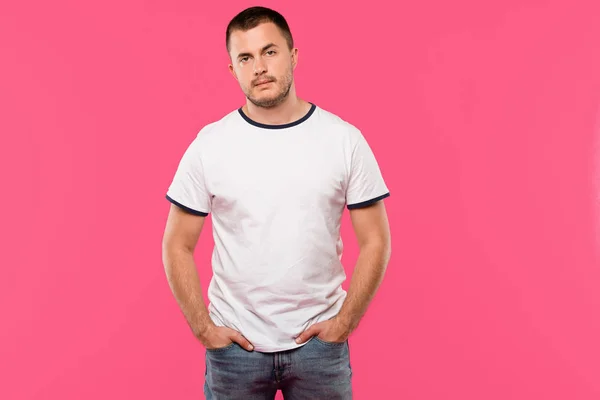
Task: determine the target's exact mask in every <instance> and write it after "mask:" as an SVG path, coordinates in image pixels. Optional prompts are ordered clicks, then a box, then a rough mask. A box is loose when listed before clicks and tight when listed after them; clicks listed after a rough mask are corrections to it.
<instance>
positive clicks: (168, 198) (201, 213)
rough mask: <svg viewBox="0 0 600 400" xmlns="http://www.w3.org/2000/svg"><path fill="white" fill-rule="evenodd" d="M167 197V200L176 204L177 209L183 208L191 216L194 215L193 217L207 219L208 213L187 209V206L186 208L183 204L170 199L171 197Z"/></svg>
mask: <svg viewBox="0 0 600 400" xmlns="http://www.w3.org/2000/svg"><path fill="white" fill-rule="evenodd" d="M165 197H166V198H167V200H169V201H170V202H171V203H173V204H175V205H176V206H177V207H179V208H181V209H182V210H184V211H187V212H189V213H190V214H193V215H198V216H200V217H206V216H208V213H205V212H202V211H196V210H194V209H192V208H189V207H187V206H184V205H183V204H181V203H179V202H177V201H175V200H173V199H172V198H171V197H169V195H166V196H165Z"/></svg>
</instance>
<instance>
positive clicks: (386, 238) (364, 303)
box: [336, 201, 391, 334]
mask: <svg viewBox="0 0 600 400" xmlns="http://www.w3.org/2000/svg"><path fill="white" fill-rule="evenodd" d="M350 218H351V220H352V226H353V228H354V232H355V235H356V238H357V240H358V246H359V255H358V259H357V262H356V266H355V268H354V272H353V273H352V279H351V281H350V287H349V288H348V294H347V296H346V300H345V301H344V304H343V305H342V308H341V310H340V312H339V313H338V315H337V316H336V319H337V320H338V321H339V322H340V323H341V324H342V326H344V327H346V329H347V331H348V334H349V333H350V332H352V331H353V330H354V329H356V327H357V326H358V323H359V322H360V320H361V318H362V317H363V315H364V314H365V312H366V311H367V308H368V306H369V304H370V302H371V300H372V299H373V296H374V295H375V293H376V291H377V289H378V288H379V285H380V284H381V281H382V280H383V276H384V273H385V270H386V268H387V264H388V261H389V259H390V256H391V239H390V228H389V222H388V218H387V213H386V210H385V205H384V202H383V201H379V202H377V203H375V204H374V205H372V206H369V207H365V208H359V209H354V210H350Z"/></svg>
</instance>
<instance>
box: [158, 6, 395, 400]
mask: <svg viewBox="0 0 600 400" xmlns="http://www.w3.org/2000/svg"><path fill="white" fill-rule="evenodd" d="M226 44H227V51H228V53H229V56H230V61H231V64H230V65H229V69H230V72H231V73H232V75H233V77H234V78H235V79H236V80H237V81H238V83H239V85H240V87H241V89H242V91H243V93H244V94H245V96H246V99H247V101H246V103H245V104H244V105H243V106H242V107H240V108H239V109H237V110H235V111H232V112H230V113H229V114H227V115H225V116H224V117H223V118H222V119H220V120H218V121H215V122H212V123H210V124H208V125H206V126H205V127H203V128H202V129H201V130H200V132H199V133H198V135H197V136H196V137H195V139H194V140H193V141H192V143H191V144H190V145H189V147H188V148H187V150H186V151H185V153H184V154H183V157H182V159H181V161H180V163H179V166H178V168H177V170H176V172H175V176H174V179H173V181H172V183H171V185H170V187H169V189H168V192H167V199H168V200H169V201H170V202H171V203H172V204H171V208H170V211H169V215H168V220H167V224H166V228H165V234H164V239H163V262H164V265H165V270H166V274H167V277H168V280H169V284H170V287H171V289H172V291H173V293H174V295H175V298H176V299H177V301H178V304H179V306H180V307H181V309H182V311H183V314H184V315H185V318H186V320H187V322H188V323H189V325H190V327H191V329H192V331H193V333H194V335H195V336H196V337H197V338H198V339H199V341H200V342H201V343H202V344H203V345H204V346H205V348H206V376H205V382H206V383H205V386H204V393H205V395H206V398H207V399H218V400H220V399H244V400H251V399H266V398H274V396H275V394H276V392H277V391H278V390H281V391H282V393H283V395H284V397H285V398H286V399H328V400H329V399H350V398H352V385H351V376H352V371H351V366H350V357H349V348H348V336H349V335H350V333H351V332H352V331H353V330H354V329H356V327H357V325H358V323H359V320H360V319H361V317H362V316H363V315H364V313H365V311H366V309H367V306H368V304H369V302H370V301H371V299H372V297H373V295H374V293H375V292H376V290H377V288H378V286H379V284H380V282H381V280H382V278H383V275H384V271H385V269H386V266H387V263H388V260H389V257H390V234H389V227H388V221H387V216H386V212H385V208H384V204H383V202H382V201H381V200H382V199H384V198H386V197H387V196H389V192H388V189H387V187H386V185H385V183H384V180H383V178H382V175H381V173H380V170H379V167H378V164H377V162H376V160H375V157H374V155H373V153H372V151H371V149H370V147H369V145H368V144H367V142H366V140H365V138H364V137H363V136H362V134H361V132H360V131H359V130H358V129H357V128H355V127H354V126H352V125H351V124H350V123H348V122H345V121H344V120H342V119H341V118H339V117H337V116H335V115H334V114H332V113H330V112H327V111H325V110H323V109H321V108H320V107H318V106H316V105H315V104H312V103H310V102H307V101H305V100H302V99H300V98H299V97H298V96H297V95H296V89H295V85H294V80H293V70H294V69H295V68H296V66H297V63H298V49H296V48H294V43H293V39H292V35H291V33H290V29H289V27H288V24H287V22H286V20H285V19H284V17H283V16H281V15H280V14H279V13H277V12H276V11H273V10H271V9H267V8H263V7H253V8H249V9H246V10H244V11H243V12H241V13H240V14H238V15H237V16H236V17H235V18H233V19H232V21H231V22H230V24H229V26H228V28H227V35H226ZM344 207H347V208H348V209H349V210H350V211H349V213H350V217H351V220H352V225H353V227H354V231H355V233H356V236H357V241H358V244H359V246H360V254H359V257H358V261H357V264H356V266H355V270H354V273H353V276H352V280H351V282H350V287H349V289H348V292H345V291H344V290H343V289H342V287H341V284H342V282H343V281H344V280H345V279H346V276H345V273H344V269H343V266H342V264H341V255H342V242H341V238H340V221H341V217H342V213H343V211H344ZM209 213H212V222H213V234H214V239H215V247H214V251H213V257H212V268H213V278H212V280H211V282H210V285H209V287H208V296H209V300H210V304H209V306H208V308H207V307H206V305H205V303H204V301H203V298H202V291H201V286H200V283H199V280H198V276H197V272H196V265H195V263H194V258H193V253H194V249H195V246H196V243H197V241H198V238H199V235H200V232H201V230H202V226H203V224H204V221H205V218H206V217H207V216H208V215H209Z"/></svg>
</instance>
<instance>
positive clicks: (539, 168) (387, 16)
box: [0, 0, 600, 400]
mask: <svg viewBox="0 0 600 400" xmlns="http://www.w3.org/2000/svg"><path fill="white" fill-rule="evenodd" d="M493 3H494V4H491V2H482V1H475V0H471V1H466V0H458V1H452V2H450V1H441V0H425V1H419V2H417V1H411V2H403V3H402V4H401V5H398V4H397V3H396V5H394V3H393V2H387V1H385V2H384V1H379V2H376V1H369V2H367V3H365V4H361V5H359V4H358V3H356V6H354V7H353V6H349V5H348V4H349V3H348V2H323V1H303V2H275V1H267V2H265V3H263V4H264V5H267V6H273V7H275V8H276V9H277V10H279V11H281V12H282V13H283V14H284V15H285V16H286V17H287V18H288V21H289V23H290V25H291V27H292V31H293V34H294V35H295V38H296V42H297V46H298V47H299V48H300V65H299V68H298V69H297V76H296V77H297V84H298V91H299V94H300V96H302V97H304V98H305V99H307V100H310V101H313V102H315V103H316V104H318V105H320V106H321V107H323V108H325V109H328V110H330V111H332V112H334V113H337V114H338V115H340V116H341V117H343V118H345V119H348V120H350V121H351V122H352V123H354V124H355V125H356V126H358V127H359V128H361V129H362V130H363V132H364V133H365V135H366V137H367V138H368V140H369V141H370V143H371V145H372V147H373V149H374V151H375V152H376V155H377V157H378V159H379V162H380V165H381V168H382V170H383V172H384V175H385V177H386V180H387V182H388V185H389V186H390V189H391V192H392V197H391V198H390V199H389V200H387V202H386V204H387V208H388V212H389V215H390V222H391V226H392V233H393V243H394V248H393V256H392V261H391V263H390V266H389V269H388V273H387V276H386V279H385V281H384V283H383V285H382V287H381V289H380V291H379V293H378V294H377V296H376V298H375V300H374V301H373V303H372V305H371V307H370V309H369V312H368V314H367V315H366V317H365V318H364V320H363V322H362V324H361V326H360V327H359V329H358V330H357V331H356V332H355V333H354V334H353V335H352V336H351V339H350V343H351V356H352V363H353V368H354V387H355V394H356V395H355V397H356V398H357V399H369V400H370V399H411V400H412V399H414V400H417V399H419V400H430V399H436V400H439V399H444V400H446V399H460V400H471V399H473V400H475V399H477V400H481V399H486V400H495V399H498V400H500V399H502V400H504V399H544V400H553V399H565V400H566V399H568V400H588V399H589V400H592V399H598V398H600V381H599V377H600V341H599V338H600V309H599V305H600V284H599V283H600V271H599V268H598V267H599V263H598V257H597V255H596V254H595V253H596V250H597V245H596V236H595V232H596V231H598V224H597V220H598V217H597V216H598V213H597V212H596V210H595V207H596V205H595V202H596V197H597V196H596V194H597V185H596V182H595V180H596V179H597V178H598V176H599V175H598V174H597V173H596V172H595V171H596V170H599V168H600V167H599V166H598V163H596V162H595V156H596V153H595V150H594V149H595V148H597V147H598V145H599V143H598V141H597V139H598V136H599V135H600V55H599V54H600V50H599V49H600V24H599V23H598V15H599V12H600V10H599V9H598V7H597V6H595V5H594V3H597V2H594V1H589V2H587V3H584V2H582V1H575V0H569V1H553V2H551V1H496V2H493ZM214 4H220V5H214ZM250 5H254V3H251V2H248V1H230V2H225V1H221V2H216V3H215V2H211V3H206V2H200V1H175V2H172V1H171V2H167V1H162V2H159V1H145V2H142V1H127V2H121V1H105V2H100V3H94V4H91V3H89V2H80V1H60V2H42V1H37V2H16V1H15V2H8V1H5V2H2V6H0V54H1V55H0V58H1V62H0V72H1V73H0V132H1V140H2V143H1V145H0V151H1V154H0V162H1V165H0V167H1V168H0V171H1V172H0V173H1V179H2V180H1V182H2V188H3V195H2V207H1V208H0V213H1V215H0V221H1V226H2V255H3V260H2V269H1V275H0V318H1V323H2V327H1V329H0V335H1V336H0V338H1V340H0V382H1V383H0V398H2V399H7V400H8V399H61V400H70V399H86V400H94V399H147V400H150V399H200V398H203V395H202V385H203V383H204V380H203V378H204V349H203V347H202V346H201V345H200V344H199V343H198V342H197V341H196V340H195V339H194V338H193V337H192V335H191V332H190V331H189V328H188V327H187V325H186V324H185V322H184V320H183V317H182V315H181V314H180V312H179V310H178V307H177V305H176V303H175V300H174V298H173V296H172V294H171V292H170V289H169V287H168V284H167V281H166V278H165V275H164V271H163V266H162V263H161V254H160V252H161V248H160V242H161V238H162V233H163V228H164V224H165V218H166V215H167V210H168V207H169V204H168V202H167V201H166V200H165V198H164V194H165V192H166V189H167V186H168V184H169V183H170V180H171V178H172V176H173V173H174V171H175V168H176V165H177V163H178V161H179V158H180V156H181V155H182V152H183V150H184V149H185V147H186V146H187V144H188V143H189V142H190V140H192V138H193V137H194V136H195V135H196V133H197V131H198V130H199V129H200V128H201V127H202V126H203V125H204V124H206V123H208V122H211V121H213V120H214V119H217V118H220V117H221V116H222V115H223V114H224V113H225V112H228V111H230V110H232V109H234V108H236V107H238V106H239V105H241V104H242V102H243V100H244V98H243V96H242V95H241V92H240V89H239V87H238V86H237V83H236V82H235V81H234V80H233V79H232V78H231V76H230V75H229V73H228V71H227V55H226V52H225V49H224V29H225V26H226V24H227V22H228V21H229V19H230V18H231V17H232V16H233V15H234V14H235V13H237V12H238V11H241V9H243V8H245V7H247V6H250ZM598 155H600V154H598ZM344 222H345V226H344V231H343V234H344V238H345V240H346V243H347V249H348V250H347V253H346V256H345V260H346V266H347V269H348V272H349V273H351V271H352V268H353V263H354V260H355V259H356V255H357V249H356V243H355V241H354V239H353V237H352V231H351V227H350V225H349V220H348V217H347V215H346V217H345V221H344ZM208 227H209V228H210V224H209V225H208ZM209 228H207V230H206V232H209V231H208V229H209ZM211 245H212V239H211V237H210V234H204V235H203V236H202V238H201V240H200V244H199V251H198V253H197V262H198V265H199V269H200V276H201V279H202V282H203V286H204V288H206V285H207V283H208V280H209V278H210V268H209V260H210V246H211ZM346 287H347V284H346Z"/></svg>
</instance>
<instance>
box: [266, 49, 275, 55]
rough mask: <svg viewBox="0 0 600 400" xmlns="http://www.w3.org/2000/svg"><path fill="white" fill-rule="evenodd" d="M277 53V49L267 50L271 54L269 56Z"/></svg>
mask: <svg viewBox="0 0 600 400" xmlns="http://www.w3.org/2000/svg"><path fill="white" fill-rule="evenodd" d="M275 53H276V52H275V50H269V51H267V55H269V56H272V55H275Z"/></svg>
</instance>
